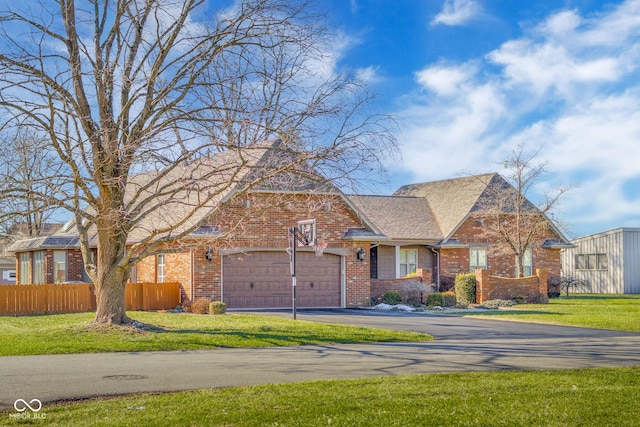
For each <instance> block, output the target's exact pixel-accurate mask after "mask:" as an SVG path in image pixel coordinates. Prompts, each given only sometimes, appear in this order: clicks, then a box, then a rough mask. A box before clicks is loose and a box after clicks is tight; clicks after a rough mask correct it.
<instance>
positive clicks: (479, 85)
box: [324, 0, 640, 238]
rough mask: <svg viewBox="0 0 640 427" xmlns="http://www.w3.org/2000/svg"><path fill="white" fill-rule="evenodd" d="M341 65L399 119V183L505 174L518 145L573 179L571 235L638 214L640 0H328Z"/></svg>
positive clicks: (555, 180) (565, 221)
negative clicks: (494, 173) (509, 159)
mask: <svg viewBox="0 0 640 427" xmlns="http://www.w3.org/2000/svg"><path fill="white" fill-rule="evenodd" d="M324 4H326V8H327V10H328V11H329V12H328V17H327V18H328V21H329V24H330V26H331V28H332V29H333V30H334V31H336V32H337V33H338V34H339V37H340V39H341V42H340V43H336V44H335V52H334V54H335V57H336V58H338V60H337V66H338V67H341V68H342V69H343V70H350V71H351V72H353V73H355V75H357V76H358V77H359V78H360V79H362V80H363V81H364V82H366V83H367V84H368V85H369V87H370V88H371V90H372V91H373V92H375V93H376V94H377V95H378V100H377V103H378V104H377V108H378V109H379V111H382V112H385V113H390V114H393V115H394V116H396V117H397V118H398V120H399V124H400V126H399V128H400V130H399V131H398V133H397V135H396V136H397V139H398V143H399V151H400V156H399V157H398V158H395V159H388V160H387V162H386V164H385V166H386V169H387V170H388V172H389V183H387V184H384V185H381V186H380V188H379V189H377V190H379V193H381V194H391V193H393V191H395V189H397V188H398V187H400V186H401V185H404V184H409V183H415V182H424V181H432V180H439V179H449V178H457V177H460V176H464V175H469V174H474V173H485V172H498V173H502V174H503V175H506V174H508V172H509V171H508V170H505V169H504V162H505V160H506V159H508V158H510V157H512V155H513V154H512V153H513V150H515V149H517V147H518V146H519V145H523V146H524V147H525V151H526V152H528V153H534V152H538V154H537V156H536V158H535V160H536V161H538V162H540V163H546V169H547V171H548V174H546V175H545V179H544V180H540V181H539V183H538V185H537V186H536V187H535V188H534V189H532V190H531V192H530V193H527V195H528V196H529V198H531V199H532V200H536V199H537V198H538V197H540V196H541V195H542V194H544V193H545V192H551V191H552V190H554V189H558V188H570V190H569V191H568V192H567V193H565V194H564V195H563V196H562V198H561V199H560V203H559V204H558V205H557V208H556V209H555V215H554V218H556V219H557V220H558V222H559V223H560V224H561V225H562V226H563V228H564V231H565V234H566V236H567V237H569V238H574V237H578V236H582V235H587V234H592V233H597V232H601V231H606V230H609V229H613V228H618V227H640V0H626V1H601V0H396V1H391V0H325V2H324Z"/></svg>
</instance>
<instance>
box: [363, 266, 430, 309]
mask: <svg viewBox="0 0 640 427" xmlns="http://www.w3.org/2000/svg"><path fill="white" fill-rule="evenodd" d="M432 279H433V272H432V270H431V269H430V268H419V269H417V270H416V276H415V277H402V278H400V279H371V298H372V299H373V300H375V301H376V303H380V302H382V296H383V295H384V293H385V292H387V291H398V292H400V295H401V296H402V298H403V302H406V301H405V300H406V299H407V298H409V297H414V298H419V299H420V300H421V302H424V299H425V298H426V294H427V293H428V292H433V291H434V290H435V289H434V285H433V280H432ZM415 282H418V283H419V284H420V285H422V286H420V287H423V288H424V291H421V290H417V289H412V288H415V286H411V284H412V283H415ZM372 302H373V301H372Z"/></svg>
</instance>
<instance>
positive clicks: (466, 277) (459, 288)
mask: <svg viewBox="0 0 640 427" xmlns="http://www.w3.org/2000/svg"><path fill="white" fill-rule="evenodd" d="M455 291H456V299H457V301H458V302H459V303H460V304H473V303H474V302H476V275H475V273H461V274H458V275H457V276H456V284H455Z"/></svg>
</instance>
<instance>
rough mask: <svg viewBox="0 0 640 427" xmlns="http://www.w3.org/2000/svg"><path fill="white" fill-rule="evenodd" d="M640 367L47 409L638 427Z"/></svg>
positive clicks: (132, 420) (149, 420)
mask: <svg viewBox="0 0 640 427" xmlns="http://www.w3.org/2000/svg"><path fill="white" fill-rule="evenodd" d="M639 395H640V367H635V368H608V369H584V370H563V371H540V372H535V371H529V372H489V373H465V374H439V375H413V376H402V377H383V378H372V379H359V380H331V381H314V382H306V383H297V384H278V385H262V386H253V387H233V388H227V389H213V390H199V391H190V392H182V393H170V394H161V395H149V394H147V395H138V396H126V397H120V398H113V399H98V400H93V401H88V402H82V403H72V404H63V405H55V406H54V405H48V404H45V405H44V406H43V408H42V410H41V411H40V413H39V414H40V416H44V419H29V420H25V419H22V420H19V419H16V418H11V415H12V414H13V415H14V417H15V416H16V415H15V414H16V412H15V411H13V410H11V411H6V412H4V413H0V423H1V422H7V425H22V424H21V423H24V422H29V424H30V425H43V426H44V425H46V426H70V425H73V426H141V427H143V426H159V425H170V426H276V425H277V426H327V425H329V426H419V425H425V426H563V427H566V426H638V425H640V405H639V404H638V396H639Z"/></svg>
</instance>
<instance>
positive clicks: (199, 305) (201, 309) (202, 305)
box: [191, 298, 211, 314]
mask: <svg viewBox="0 0 640 427" xmlns="http://www.w3.org/2000/svg"><path fill="white" fill-rule="evenodd" d="M210 302H211V301H210V300H209V299H208V298H198V299H197V300H195V301H193V302H192V303H191V312H192V313H193V314H207V313H208V312H209V303H210Z"/></svg>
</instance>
